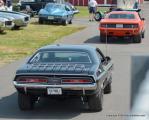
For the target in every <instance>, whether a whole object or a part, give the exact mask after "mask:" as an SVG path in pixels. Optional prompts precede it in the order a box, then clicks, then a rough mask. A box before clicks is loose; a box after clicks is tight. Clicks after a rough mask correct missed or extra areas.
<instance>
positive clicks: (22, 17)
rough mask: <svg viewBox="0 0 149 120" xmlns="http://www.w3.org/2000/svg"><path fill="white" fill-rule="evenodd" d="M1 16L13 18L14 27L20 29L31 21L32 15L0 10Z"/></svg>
mask: <svg viewBox="0 0 149 120" xmlns="http://www.w3.org/2000/svg"><path fill="white" fill-rule="evenodd" d="M0 17H3V18H7V19H8V18H10V17H11V18H13V22H14V23H15V25H14V28H16V29H18V28H20V27H25V26H27V24H28V23H29V21H30V16H29V15H27V14H24V13H19V12H14V11H0Z"/></svg>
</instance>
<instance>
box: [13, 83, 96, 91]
mask: <svg viewBox="0 0 149 120" xmlns="http://www.w3.org/2000/svg"><path fill="white" fill-rule="evenodd" d="M13 84H14V86H15V87H17V88H19V87H22V88H24V87H25V88H35V89H39V88H44V89H46V88H48V87H56V88H62V89H68V90H83V89H84V90H96V88H97V85H96V83H92V84H84V85H80V84H76V85H40V84H18V83H17V82H16V81H14V82H13Z"/></svg>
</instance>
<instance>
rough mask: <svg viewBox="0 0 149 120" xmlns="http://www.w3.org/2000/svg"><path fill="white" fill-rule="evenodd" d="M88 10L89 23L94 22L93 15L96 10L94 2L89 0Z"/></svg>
mask: <svg viewBox="0 0 149 120" xmlns="http://www.w3.org/2000/svg"><path fill="white" fill-rule="evenodd" d="M88 9H89V21H94V17H95V13H96V10H97V2H96V0H89V2H88Z"/></svg>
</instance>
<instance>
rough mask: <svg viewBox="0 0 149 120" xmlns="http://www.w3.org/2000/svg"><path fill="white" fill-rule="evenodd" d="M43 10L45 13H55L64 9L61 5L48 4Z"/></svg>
mask: <svg viewBox="0 0 149 120" xmlns="http://www.w3.org/2000/svg"><path fill="white" fill-rule="evenodd" d="M45 9H46V10H47V11H57V10H64V9H65V8H64V6H62V5H57V4H48V5H46V7H45Z"/></svg>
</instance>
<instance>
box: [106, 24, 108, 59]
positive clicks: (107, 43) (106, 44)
mask: <svg viewBox="0 0 149 120" xmlns="http://www.w3.org/2000/svg"><path fill="white" fill-rule="evenodd" d="M106 28H107V24H106ZM105 46H106V56H108V33H107V29H106V45H105Z"/></svg>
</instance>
